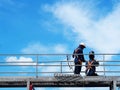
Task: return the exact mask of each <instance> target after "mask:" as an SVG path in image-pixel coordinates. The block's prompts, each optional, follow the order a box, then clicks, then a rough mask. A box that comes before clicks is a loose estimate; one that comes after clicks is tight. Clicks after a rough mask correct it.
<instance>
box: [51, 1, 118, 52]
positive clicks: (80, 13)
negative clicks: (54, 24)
mask: <svg viewBox="0 0 120 90" xmlns="http://www.w3.org/2000/svg"><path fill="white" fill-rule="evenodd" d="M119 5H120V4H119V3H118V5H117V6H116V7H115V8H114V9H113V11H111V12H110V13H109V14H108V15H106V16H103V17H102V18H100V19H99V20H94V19H92V17H96V16H95V15H99V14H96V13H100V11H98V12H96V13H94V14H93V11H92V10H91V9H89V7H91V5H90V6H89V7H88V9H84V7H85V6H82V7H80V5H79V4H76V3H74V2H73V3H72V4H71V3H65V4H63V3H62V4H61V3H59V4H56V5H54V6H53V8H52V13H53V14H54V16H55V17H57V18H58V19H59V20H61V21H62V22H63V23H64V24H65V25H67V26H70V27H72V28H73V29H72V31H71V33H73V34H77V36H76V39H78V41H77V42H76V43H79V42H80V41H81V40H84V41H85V43H86V45H87V46H88V47H90V48H93V49H95V50H96V51H98V52H100V53H118V52H119V51H120V42H119V41H118V39H119V35H120V30H119V28H120V19H119V14H120V7H119ZM68 32H70V31H68Z"/></svg>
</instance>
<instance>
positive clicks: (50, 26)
mask: <svg viewBox="0 0 120 90" xmlns="http://www.w3.org/2000/svg"><path fill="white" fill-rule="evenodd" d="M119 29H120V0H0V54H45V53H47V54H54V53H57V54H61V53H64V54H66V53H72V52H73V50H74V49H75V48H76V47H77V46H78V45H79V43H80V42H84V43H85V44H86V47H87V48H86V49H85V50H84V53H87V54H88V52H89V51H90V50H94V51H95V52H96V53H120V42H119V40H118V39H119V35H120V30H119ZM114 58H117V59H118V57H116V56H115V57H114ZM106 59H109V60H111V59H113V56H108V57H106ZM23 60H26V61H33V60H32V59H30V58H24V57H23V58H18V57H7V58H5V59H4V61H6V62H9V61H23ZM19 69H20V68H19ZM27 69H28V68H27ZM20 70H21V71H22V70H23V67H22V68H21V69H20ZM1 90H4V89H1ZM6 90H8V89H6ZM9 90H10V89H9ZM12 90H13V89H12ZM14 90H19V89H14ZM20 90H23V89H20ZM37 90H43V89H37ZM71 90H73V89H71ZM91 90H93V89H91ZM105 90H106V89H105Z"/></svg>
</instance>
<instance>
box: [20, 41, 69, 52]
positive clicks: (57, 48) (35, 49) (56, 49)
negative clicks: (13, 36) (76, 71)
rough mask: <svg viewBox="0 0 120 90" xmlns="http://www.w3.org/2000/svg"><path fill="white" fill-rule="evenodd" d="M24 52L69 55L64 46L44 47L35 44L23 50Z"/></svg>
mask: <svg viewBox="0 0 120 90" xmlns="http://www.w3.org/2000/svg"><path fill="white" fill-rule="evenodd" d="M22 52H23V53H27V54H54V53H57V54H58V53H59V54H60V53H67V52H68V50H67V46H66V45H64V44H55V45H42V44H40V43H34V44H30V45H28V46H27V47H25V48H24V49H22Z"/></svg>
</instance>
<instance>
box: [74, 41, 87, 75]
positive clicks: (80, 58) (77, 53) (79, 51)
mask: <svg viewBox="0 0 120 90" xmlns="http://www.w3.org/2000/svg"><path fill="white" fill-rule="evenodd" d="M84 48H86V46H85V44H84V43H80V45H79V46H78V47H77V48H76V49H75V50H74V52H73V55H72V57H73V58H74V63H75V69H74V74H80V72H81V68H82V66H81V65H82V62H85V59H84V55H83V49H84Z"/></svg>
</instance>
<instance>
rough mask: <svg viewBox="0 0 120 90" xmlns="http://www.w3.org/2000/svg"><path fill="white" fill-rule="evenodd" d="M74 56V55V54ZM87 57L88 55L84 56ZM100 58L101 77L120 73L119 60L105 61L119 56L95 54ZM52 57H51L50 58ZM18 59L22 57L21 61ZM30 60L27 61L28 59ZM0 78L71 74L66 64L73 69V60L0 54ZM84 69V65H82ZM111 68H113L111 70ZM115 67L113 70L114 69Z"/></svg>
mask: <svg viewBox="0 0 120 90" xmlns="http://www.w3.org/2000/svg"><path fill="white" fill-rule="evenodd" d="M66 55H69V56H70V60H68V61H67V58H66ZM75 55H76V54H75ZM77 55H78V54H77ZM84 55H87V56H88V55H89V54H84ZM95 55H96V56H100V57H101V58H102V59H99V58H98V60H97V61H99V63H100V65H99V67H100V68H99V67H97V68H99V69H100V70H97V73H103V74H102V75H104V76H107V75H108V73H113V74H116V73H118V75H119V73H120V69H119V68H120V64H119V62H120V58H117V59H115V60H110V59H108V60H106V56H108V55H111V56H118V55H120V54H110V53H108V54H95ZM51 56H52V57H51ZM10 57H16V60H14V59H10V60H8V59H9V58H10ZM20 57H24V59H23V60H21V59H20ZM28 58H29V59H31V60H32V61H31V60H29V59H28ZM0 60H1V61H0V68H1V69H0V77H1V76H5V75H13V76H22V75H23V74H24V75H25V76H36V77H38V76H41V75H43V76H44V73H45V74H48V76H49V75H50V73H51V74H52V75H54V73H66V74H69V73H72V74H73V71H72V70H70V69H69V66H68V63H72V64H71V65H70V66H71V67H73V68H74V66H75V65H74V59H73V58H72V54H0ZM82 67H83V68H85V64H83V65H82ZM111 67H113V68H112V69H111ZM114 67H115V68H114ZM116 69H117V70H116ZM81 73H82V74H83V75H84V73H85V71H84V70H82V71H81Z"/></svg>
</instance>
